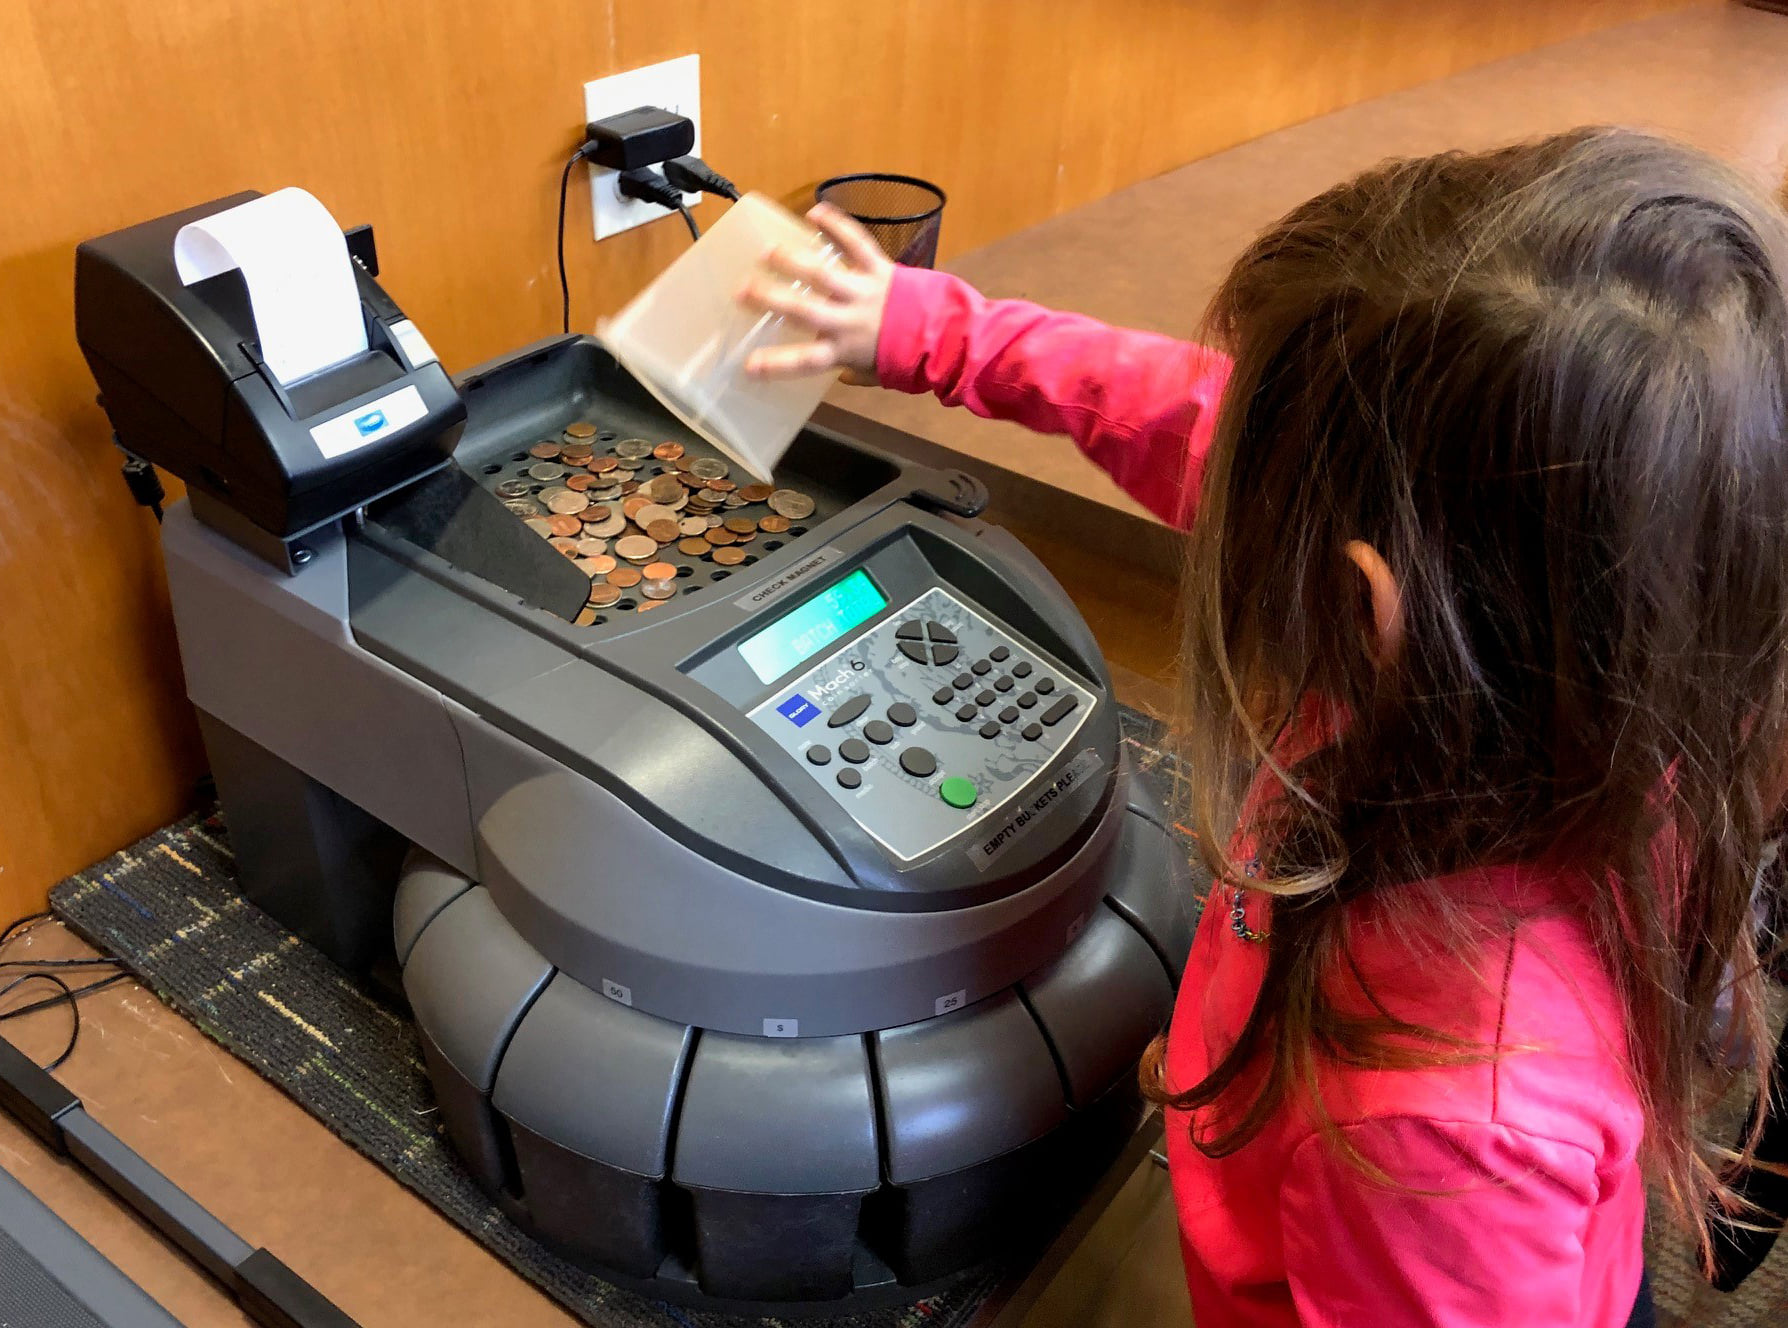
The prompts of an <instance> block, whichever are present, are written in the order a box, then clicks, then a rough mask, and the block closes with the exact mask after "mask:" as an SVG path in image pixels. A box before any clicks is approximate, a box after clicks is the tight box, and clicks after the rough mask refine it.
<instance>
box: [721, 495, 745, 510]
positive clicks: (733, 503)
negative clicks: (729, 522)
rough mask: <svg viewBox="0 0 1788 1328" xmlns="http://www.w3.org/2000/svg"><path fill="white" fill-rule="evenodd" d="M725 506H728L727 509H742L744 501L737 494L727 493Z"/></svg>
mask: <svg viewBox="0 0 1788 1328" xmlns="http://www.w3.org/2000/svg"><path fill="white" fill-rule="evenodd" d="M726 505H727V506H728V507H729V508H732V507H744V506H745V505H746V503H745V500H744V499H743V498H741V497H739V495H738V493H737V492H734V493H729V494H727V496H726Z"/></svg>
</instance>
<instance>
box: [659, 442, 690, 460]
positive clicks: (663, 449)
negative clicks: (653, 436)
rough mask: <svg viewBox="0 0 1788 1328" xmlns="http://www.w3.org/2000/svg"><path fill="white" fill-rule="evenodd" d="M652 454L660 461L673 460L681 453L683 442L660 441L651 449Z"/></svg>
mask: <svg viewBox="0 0 1788 1328" xmlns="http://www.w3.org/2000/svg"><path fill="white" fill-rule="evenodd" d="M652 455H653V456H655V457H657V458H658V459H659V460H660V461H675V460H676V459H677V458H678V457H680V456H682V455H683V444H681V443H660V444H658V446H657V447H654V448H653V449H652Z"/></svg>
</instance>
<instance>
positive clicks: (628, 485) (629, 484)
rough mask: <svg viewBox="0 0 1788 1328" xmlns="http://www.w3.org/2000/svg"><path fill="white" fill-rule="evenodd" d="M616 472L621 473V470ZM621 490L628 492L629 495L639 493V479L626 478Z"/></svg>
mask: <svg viewBox="0 0 1788 1328" xmlns="http://www.w3.org/2000/svg"><path fill="white" fill-rule="evenodd" d="M615 473H616V474H617V475H618V474H620V472H619V471H616V472H615ZM621 492H622V493H624V494H628V495H632V494H636V493H638V492H639V481H638V480H624V481H622V483H621Z"/></svg>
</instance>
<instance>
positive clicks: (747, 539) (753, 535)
mask: <svg viewBox="0 0 1788 1328" xmlns="http://www.w3.org/2000/svg"><path fill="white" fill-rule="evenodd" d="M756 538H757V532H756V531H755V530H754V531H751V532H750V533H749V534H745V535H740V536H739V537H738V542H739V543H740V544H749V543H751V541H752V540H754V539H756Z"/></svg>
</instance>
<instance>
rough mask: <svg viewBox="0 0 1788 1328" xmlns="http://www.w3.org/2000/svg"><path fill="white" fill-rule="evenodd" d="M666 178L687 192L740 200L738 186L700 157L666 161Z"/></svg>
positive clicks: (732, 200) (730, 201)
mask: <svg viewBox="0 0 1788 1328" xmlns="http://www.w3.org/2000/svg"><path fill="white" fill-rule="evenodd" d="M664 178H665V179H667V180H669V181H670V182H671V183H672V184H673V185H675V186H676V187H677V188H678V189H679V190H681V191H682V192H683V193H686V194H713V195H714V196H715V197H716V198H724V199H726V200H727V202H729V203H737V202H738V201H739V190H738V188H737V186H735V185H734V184H733V182H732V181H731V180H729V179H727V178H726V177H725V176H724V175H722V174H721V173H720V172H719V171H717V170H715V169H714V168H713V167H712V166H710V165H708V163H707V162H705V161H703V160H702V159H701V158H700V157H672V158H671V159H670V160H669V161H667V162H665V163H664Z"/></svg>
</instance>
